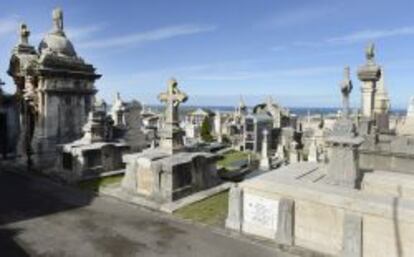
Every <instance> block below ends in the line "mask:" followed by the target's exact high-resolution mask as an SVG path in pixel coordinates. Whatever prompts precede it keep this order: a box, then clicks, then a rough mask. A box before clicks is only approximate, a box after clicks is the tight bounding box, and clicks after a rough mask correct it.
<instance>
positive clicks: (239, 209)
mask: <svg viewBox="0 0 414 257" xmlns="http://www.w3.org/2000/svg"><path fill="white" fill-rule="evenodd" d="M242 222H243V192H242V190H241V188H240V187H239V186H238V184H234V185H233V186H232V187H231V188H230V191H229V210H228V213H227V219H226V228H229V229H233V230H236V231H241V225H242Z"/></svg>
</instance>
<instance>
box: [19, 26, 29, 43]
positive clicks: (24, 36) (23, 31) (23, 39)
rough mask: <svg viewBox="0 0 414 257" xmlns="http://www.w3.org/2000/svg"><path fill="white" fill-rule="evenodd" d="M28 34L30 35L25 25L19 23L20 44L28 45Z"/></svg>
mask: <svg viewBox="0 0 414 257" xmlns="http://www.w3.org/2000/svg"><path fill="white" fill-rule="evenodd" d="M29 36H30V31H29V29H28V28H27V25H26V24H24V23H22V24H20V44H22V45H28V44H29Z"/></svg>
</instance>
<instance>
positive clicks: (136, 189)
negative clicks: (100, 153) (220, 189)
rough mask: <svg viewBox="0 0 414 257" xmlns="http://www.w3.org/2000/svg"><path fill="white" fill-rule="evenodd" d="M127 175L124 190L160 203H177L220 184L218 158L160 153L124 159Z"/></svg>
mask: <svg viewBox="0 0 414 257" xmlns="http://www.w3.org/2000/svg"><path fill="white" fill-rule="evenodd" d="M123 160H124V162H125V163H126V174H125V177H124V179H123V180H122V184H121V185H122V188H123V189H124V190H126V191H127V192H129V193H132V194H137V195H139V196H142V197H145V198H147V199H150V200H152V201H155V202H158V203H166V202H172V201H176V200H177V199H180V198H182V197H185V196H188V195H190V194H193V193H195V192H198V191H201V190H205V189H208V188H211V187H213V186H216V185H217V184H219V183H220V179H219V177H218V175H217V170H216V160H217V156H216V155H214V154H209V153H203V152H196V153H187V152H180V153H176V154H173V155H170V154H168V153H165V152H163V151H160V150H157V149H155V150H154V149H151V150H148V151H145V152H144V153H138V154H128V155H124V157H123Z"/></svg>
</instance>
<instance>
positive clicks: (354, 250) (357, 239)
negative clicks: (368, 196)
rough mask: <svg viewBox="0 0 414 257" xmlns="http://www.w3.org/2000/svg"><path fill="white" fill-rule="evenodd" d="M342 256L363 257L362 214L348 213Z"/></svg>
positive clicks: (345, 219)
mask: <svg viewBox="0 0 414 257" xmlns="http://www.w3.org/2000/svg"><path fill="white" fill-rule="evenodd" d="M343 233H344V234H343V239H342V240H343V242H342V252H341V257H362V216H360V215H357V214H350V213H346V214H345V216H344V223H343Z"/></svg>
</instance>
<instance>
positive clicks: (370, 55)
mask: <svg viewBox="0 0 414 257" xmlns="http://www.w3.org/2000/svg"><path fill="white" fill-rule="evenodd" d="M365 56H366V58H367V62H368V64H374V63H375V60H374V58H375V45H374V43H369V44H368V46H367V49H366V51H365Z"/></svg>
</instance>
